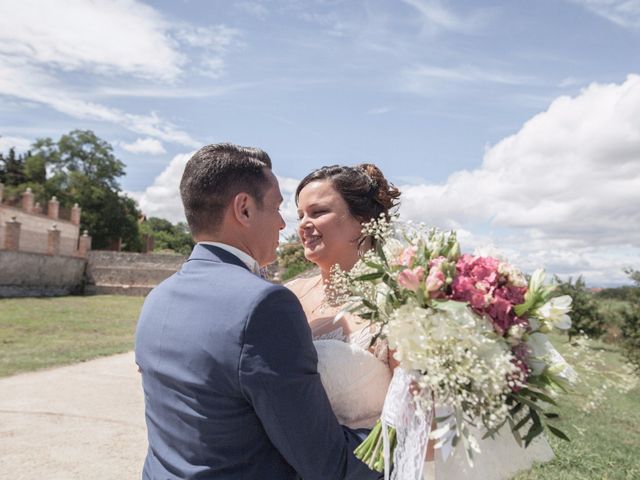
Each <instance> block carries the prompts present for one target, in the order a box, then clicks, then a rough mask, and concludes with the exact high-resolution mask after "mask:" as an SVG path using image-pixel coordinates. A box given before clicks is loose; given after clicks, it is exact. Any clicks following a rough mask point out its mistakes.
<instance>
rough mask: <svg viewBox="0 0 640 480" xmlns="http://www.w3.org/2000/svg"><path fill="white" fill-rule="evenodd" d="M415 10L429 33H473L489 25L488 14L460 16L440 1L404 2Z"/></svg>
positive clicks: (475, 13)
mask: <svg viewBox="0 0 640 480" xmlns="http://www.w3.org/2000/svg"><path fill="white" fill-rule="evenodd" d="M402 1H403V2H404V3H406V4H407V5H410V6H411V7H413V8H415V9H416V10H417V11H418V12H419V13H420V15H421V16H422V19H423V20H424V25H425V28H426V29H427V30H429V31H436V30H447V31H453V32H457V33H473V32H476V31H478V30H479V29H480V28H482V27H484V26H485V25H486V24H487V21H488V16H487V14H486V12H473V13H468V14H466V15H459V14H456V13H454V12H453V11H452V10H450V9H447V8H446V7H445V6H444V5H443V2H440V1H438V0H402Z"/></svg>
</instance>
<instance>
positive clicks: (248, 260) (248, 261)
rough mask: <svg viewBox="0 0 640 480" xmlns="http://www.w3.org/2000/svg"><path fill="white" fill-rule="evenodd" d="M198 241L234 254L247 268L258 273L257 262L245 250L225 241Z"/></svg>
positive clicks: (258, 266)
mask: <svg viewBox="0 0 640 480" xmlns="http://www.w3.org/2000/svg"><path fill="white" fill-rule="evenodd" d="M198 243H200V244H203V245H213V246H214V247H218V248H221V249H223V250H226V251H227V252H229V253H230V254H232V255H235V256H236V257H238V258H239V259H240V260H242V262H243V263H244V264H245V265H246V266H247V267H249V270H251V271H252V272H253V273H257V274H259V273H260V265H259V264H258V262H257V261H256V260H255V259H254V258H253V257H252V256H251V255H249V254H248V253H246V252H243V251H242V250H240V249H239V248H236V247H232V246H231V245H227V244H226V243H220V242H198Z"/></svg>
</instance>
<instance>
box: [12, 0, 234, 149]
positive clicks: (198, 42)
mask: <svg viewBox="0 0 640 480" xmlns="http://www.w3.org/2000/svg"><path fill="white" fill-rule="evenodd" d="M0 11H1V12H2V14H1V15H0V95H6V96H8V97H14V98H18V99H22V100H23V101H31V102H37V103H40V104H44V105H46V106H48V107H50V108H52V109H54V110H56V111H58V112H61V113H64V114H66V115H69V116H71V117H73V118H77V119H85V120H96V121H102V122H108V123H113V124H117V125H120V126H122V127H124V128H126V129H128V130H131V131H133V132H136V133H138V134H142V135H148V136H152V137H157V138H158V139H161V140H163V141H167V142H174V143H179V144H182V145H186V146H190V147H193V146H197V145H198V144H199V142H197V141H195V140H194V139H193V138H191V136H190V135H189V134H188V133H186V132H184V131H181V130H180V129H178V128H177V127H176V126H174V125H172V124H171V123H170V122H168V121H166V120H164V119H162V118H160V117H159V116H158V115H157V114H156V113H155V112H150V113H147V114H140V113H133V112H128V111H124V110H122V109H118V108H112V107H110V106H107V105H103V104H100V103H97V102H96V101H95V97H96V96H99V95H101V92H100V89H99V88H98V89H97V90H95V91H93V92H91V91H90V90H89V89H87V88H86V87H78V86H77V85H74V84H73V83H72V82H73V81H74V80H76V79H81V80H82V81H83V82H84V81H85V79H90V80H91V79H92V76H102V77H103V79H104V78H105V77H118V76H119V77H120V78H118V79H117V80H121V79H122V77H123V78H124V79H125V81H126V83H125V84H126V85H133V87H129V88H131V90H130V93H131V92H133V91H134V90H136V88H135V85H139V84H140V81H139V79H140V78H141V79H144V80H152V81H153V82H154V83H152V84H151V85H149V83H148V82H146V85H145V87H146V88H147V90H149V91H153V90H155V91H156V92H157V91H158V88H157V86H158V85H163V86H165V87H166V86H168V85H173V84H175V82H176V81H178V80H179V79H180V78H181V77H182V76H183V74H184V72H185V70H186V69H187V68H188V69H190V71H191V73H193V74H195V75H202V76H207V77H213V78H219V77H221V76H222V75H223V74H224V72H225V62H224V56H225V55H226V54H227V53H228V51H229V49H230V48H231V47H232V46H233V45H239V44H240V43H239V41H238V39H239V37H240V36H241V34H240V32H239V31H237V30H235V29H232V28H229V27H227V26H225V25H212V26H208V27H197V26H194V25H190V24H186V23H184V22H172V21H170V20H168V19H167V18H165V17H163V16H162V15H161V14H160V13H159V12H158V11H157V10H156V9H154V8H153V7H151V6H149V5H146V4H144V3H142V2H141V1H138V0H110V1H108V0H68V1H65V2H64V6H61V5H60V2H57V1H54V0H21V1H20V2H14V1H9V0H0ZM70 72H72V73H70ZM80 75H84V77H82V76H80ZM84 83H86V82H84ZM117 83H120V84H122V83H123V82H117ZM94 84H95V82H94ZM149 87H151V88H149ZM232 88H236V87H235V86H234V87H220V88H216V87H211V88H208V89H206V92H205V91H204V90H203V89H201V91H200V92H199V93H198V95H199V96H209V95H222V94H224V93H226V92H228V91H229V90H231V89H232ZM160 90H162V89H160ZM138 91H140V90H138ZM164 91H165V93H166V90H164ZM145 96H146V95H145ZM174 96H175V93H174Z"/></svg>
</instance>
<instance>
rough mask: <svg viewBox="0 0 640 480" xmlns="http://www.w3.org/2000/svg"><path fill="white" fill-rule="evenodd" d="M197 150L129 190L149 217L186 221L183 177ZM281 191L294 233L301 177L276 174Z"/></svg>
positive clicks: (288, 219) (180, 157)
mask: <svg viewBox="0 0 640 480" xmlns="http://www.w3.org/2000/svg"><path fill="white" fill-rule="evenodd" d="M194 153H195V151H194V152H190V153H181V154H179V155H176V156H175V157H173V159H172V160H171V161H170V162H169V165H167V167H166V168H165V169H164V170H163V171H162V173H161V174H160V175H158V176H157V177H156V178H155V179H154V181H153V183H152V184H151V185H150V186H149V187H147V188H146V189H145V190H144V192H128V194H129V195H131V196H132V197H133V198H135V199H136V200H137V201H138V204H139V205H140V209H141V210H142V211H143V212H144V214H145V215H146V216H147V217H160V218H165V219H167V220H169V221H171V222H174V223H175V222H184V221H185V218H184V211H183V209H182V201H181V200H180V190H179V189H180V179H181V178H182V172H184V167H185V165H186V164H187V162H188V161H189V159H190V158H191V156H192V155H193V154H194ZM276 177H277V178H278V183H279V184H280V191H281V192H282V196H283V197H284V201H283V202H282V206H281V208H280V211H281V213H282V216H283V218H284V220H285V222H286V223H287V230H286V233H291V232H293V231H294V230H293V229H295V225H296V223H297V218H298V216H297V209H296V205H295V200H294V193H295V190H296V187H297V186H298V183H299V180H297V179H294V178H289V177H282V176H279V175H276Z"/></svg>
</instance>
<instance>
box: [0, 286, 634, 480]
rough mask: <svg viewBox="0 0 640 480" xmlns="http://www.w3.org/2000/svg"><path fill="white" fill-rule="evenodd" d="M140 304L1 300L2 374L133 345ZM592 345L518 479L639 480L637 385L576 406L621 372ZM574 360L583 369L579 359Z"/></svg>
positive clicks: (608, 354)
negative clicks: (575, 384)
mask: <svg viewBox="0 0 640 480" xmlns="http://www.w3.org/2000/svg"><path fill="white" fill-rule="evenodd" d="M142 302H143V299H142V298H139V297H119V296H94V297H62V298H46V299H33V298H29V299H10V300H0V376H7V375H12V374H14V373H18V372H24V371H30V370H37V369H41V368H46V367H51V366H55V365H62V364H68V363H74V362H80V361H84V360H88V359H90V358H94V357H97V356H101V355H110V354H114V353H120V352H125V351H128V350H131V349H132V348H133V334H134V330H135V324H136V320H137V318H138V313H139V311H140V307H141V306H142ZM616 306H617V305H616ZM552 340H553V343H554V344H555V345H556V347H558V349H559V350H560V352H561V353H563V355H565V357H566V358H567V359H569V358H571V354H570V352H571V351H572V348H573V347H571V346H570V345H568V344H567V342H566V338H565V337H560V336H555V337H553V338H552ZM594 346H595V348H594V349H593V350H592V352H593V355H595V354H597V353H598V352H600V353H599V354H600V355H602V358H603V365H604V366H603V367H599V368H595V369H591V370H593V371H591V372H587V373H589V375H588V376H589V381H588V382H587V383H586V384H585V385H582V386H581V387H580V389H579V390H578V392H577V394H573V395H569V396H564V397H562V398H561V404H562V405H563V407H562V408H560V409H558V410H557V411H558V412H559V413H560V414H561V419H560V420H559V421H558V423H557V426H558V427H560V428H561V429H562V430H564V431H565V433H567V434H568V435H569V437H570V438H571V440H572V441H571V442H570V443H567V442H564V441H562V440H559V439H557V438H555V437H552V438H550V442H551V445H552V447H553V449H554V451H555V453H556V458H555V459H554V460H553V461H551V462H549V463H546V464H544V465H538V466H535V467H534V468H533V469H531V470H529V471H527V472H523V473H521V474H519V475H518V476H516V477H515V479H517V480H534V479H535V480H569V479H571V480H574V479H575V480H582V479H598V480H601V479H603V480H614V479H615V480H618V479H619V480H631V479H640V388H638V387H636V388H634V389H633V390H631V391H629V392H627V393H620V392H618V391H615V390H609V391H608V392H607V393H606V395H605V397H604V402H603V405H602V406H601V407H599V408H598V409H597V410H595V411H592V412H589V413H585V412H583V411H582V410H581V408H580V407H581V406H582V405H584V403H585V397H586V396H587V394H588V393H589V392H593V391H595V390H597V389H598V388H600V387H601V386H602V384H603V383H604V382H605V381H606V380H607V379H608V378H611V377H612V372H614V373H615V372H618V371H620V367H621V365H622V364H623V362H624V359H623V357H622V355H621V354H620V351H619V350H618V348H617V347H616V346H615V345H613V344H604V343H595V344H594ZM589 355H590V356H593V355H591V353H590V354H589ZM574 366H575V367H576V369H577V370H578V372H579V373H580V372H583V373H584V362H574ZM505 461H508V459H505ZM478 480H481V479H478Z"/></svg>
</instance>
